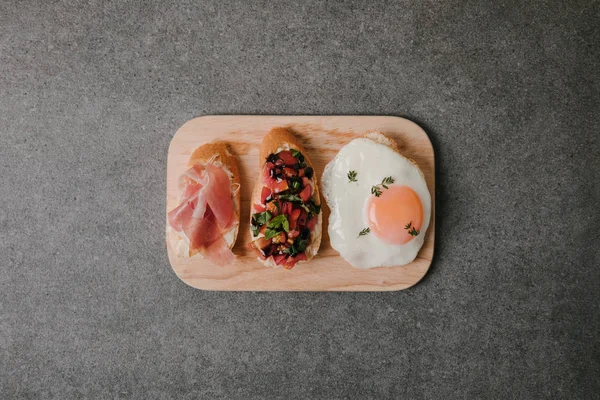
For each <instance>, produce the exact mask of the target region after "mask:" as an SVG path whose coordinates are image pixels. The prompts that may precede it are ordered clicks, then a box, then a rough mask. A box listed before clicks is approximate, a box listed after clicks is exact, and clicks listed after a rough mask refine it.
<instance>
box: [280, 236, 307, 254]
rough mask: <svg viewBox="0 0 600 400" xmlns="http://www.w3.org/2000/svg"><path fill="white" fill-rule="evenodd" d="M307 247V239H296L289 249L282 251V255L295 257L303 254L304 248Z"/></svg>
mask: <svg viewBox="0 0 600 400" xmlns="http://www.w3.org/2000/svg"><path fill="white" fill-rule="evenodd" d="M307 246H308V239H300V238H299V239H296V241H295V242H294V243H293V244H292V246H291V247H287V248H286V249H285V250H283V253H284V254H289V255H290V256H292V257H293V256H296V255H298V254H299V253H304V251H305V250H306V247H307Z"/></svg>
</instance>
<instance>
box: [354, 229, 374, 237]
mask: <svg viewBox="0 0 600 400" xmlns="http://www.w3.org/2000/svg"><path fill="white" fill-rule="evenodd" d="M369 232H371V229H370V228H365V229H363V230H362V231H360V232H359V234H358V236H357V238H359V237H361V236H365V235H367V234H369Z"/></svg>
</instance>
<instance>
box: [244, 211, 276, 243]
mask: <svg viewBox="0 0 600 400" xmlns="http://www.w3.org/2000/svg"><path fill="white" fill-rule="evenodd" d="M271 218H273V214H271V213H270V212H268V211H263V212H260V213H256V214H252V221H251V223H250V229H251V230H252V235H253V236H254V237H256V236H258V232H259V231H260V227H261V226H263V225H264V224H266V223H267V222H268V221H269V220H270V219H271Z"/></svg>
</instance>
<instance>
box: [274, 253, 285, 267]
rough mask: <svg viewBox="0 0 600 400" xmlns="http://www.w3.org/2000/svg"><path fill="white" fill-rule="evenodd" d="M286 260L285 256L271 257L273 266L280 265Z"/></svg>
mask: <svg viewBox="0 0 600 400" xmlns="http://www.w3.org/2000/svg"><path fill="white" fill-rule="evenodd" d="M286 258H287V254H277V255H274V256H273V261H275V264H277V265H281V264H283V262H285V259H286Z"/></svg>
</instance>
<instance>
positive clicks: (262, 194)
mask: <svg viewBox="0 0 600 400" xmlns="http://www.w3.org/2000/svg"><path fill="white" fill-rule="evenodd" d="M271 193H272V192H271V189H269V188H268V187H266V186H263V188H262V191H261V192H260V204H265V203H266V202H267V199H268V198H269V196H271Z"/></svg>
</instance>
